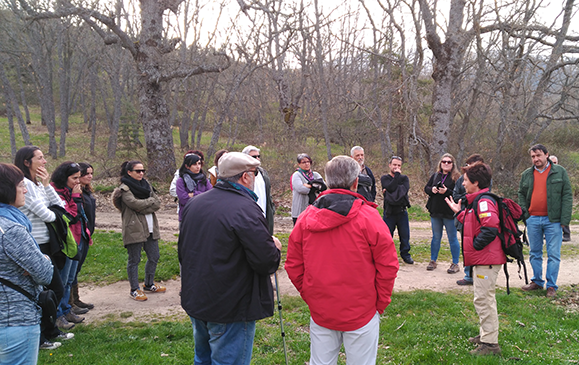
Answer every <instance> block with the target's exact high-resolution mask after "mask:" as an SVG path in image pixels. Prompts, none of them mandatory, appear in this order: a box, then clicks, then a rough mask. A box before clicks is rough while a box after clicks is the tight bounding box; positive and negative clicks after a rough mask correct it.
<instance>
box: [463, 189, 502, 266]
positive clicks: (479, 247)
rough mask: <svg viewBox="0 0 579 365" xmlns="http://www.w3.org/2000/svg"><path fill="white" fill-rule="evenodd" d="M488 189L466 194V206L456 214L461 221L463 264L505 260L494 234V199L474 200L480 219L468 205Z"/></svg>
mask: <svg viewBox="0 0 579 365" xmlns="http://www.w3.org/2000/svg"><path fill="white" fill-rule="evenodd" d="M488 191H489V189H488V188H487V189H482V190H480V191H478V192H476V193H473V194H467V195H466V199H467V207H466V209H464V210H463V211H462V212H460V214H459V215H458V217H457V218H458V220H459V221H460V222H461V223H463V224H464V228H463V230H462V234H463V237H462V250H463V257H464V265H465V266H474V265H502V264H504V263H506V262H507V257H506V256H505V253H504V251H503V248H502V246H501V239H500V238H499V237H498V233H499V230H500V222H499V211H498V208H497V204H496V202H495V201H494V200H493V199H491V198H490V197H482V198H481V199H480V200H479V201H478V207H477V210H478V215H479V218H480V223H479V221H478V220H477V218H476V216H475V214H474V209H473V208H472V206H471V204H472V203H473V201H474V200H475V199H476V197H477V196H478V195H480V194H483V193H486V192H488Z"/></svg>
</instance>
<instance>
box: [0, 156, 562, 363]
mask: <svg viewBox="0 0 579 365" xmlns="http://www.w3.org/2000/svg"><path fill="white" fill-rule="evenodd" d="M529 153H530V155H531V159H532V162H533V165H534V166H533V167H531V168H529V169H527V170H525V172H523V174H522V178H521V182H520V186H519V204H520V205H521V207H522V209H523V212H524V216H525V219H526V225H527V228H528V235H529V243H530V246H531V248H530V261H531V266H532V268H533V277H532V282H531V283H530V284H528V285H525V286H524V287H523V288H522V289H523V290H524V291H530V290H539V289H543V288H544V286H545V284H546V287H547V296H548V297H553V296H555V295H556V290H557V285H556V281H557V275H558V271H559V264H560V249H561V242H562V239H563V236H562V227H565V226H568V224H569V222H570V218H571V209H572V193H571V188H570V183H569V178H568V176H567V172H566V171H565V169H564V168H562V167H561V166H559V165H556V164H554V163H553V161H552V159H550V158H549V157H550V156H549V154H548V151H547V149H546V148H545V147H544V146H542V145H535V146H533V147H531V149H530V150H529ZM214 162H215V166H213V167H212V168H211V169H209V174H207V173H205V172H204V170H203V167H204V155H203V153H202V152H201V151H188V152H187V153H186V154H185V155H184V158H183V163H182V165H181V167H180V168H179V169H178V170H177V171H176V173H175V179H174V181H173V182H172V184H171V189H170V191H171V194H172V195H174V196H175V197H176V198H177V199H178V201H179V222H180V225H179V228H180V234H179V242H178V253H179V262H180V265H181V280H182V291H181V293H180V294H181V305H182V307H183V308H184V309H185V311H186V312H187V314H188V315H189V316H190V319H191V323H192V326H193V334H194V338H195V363H222V362H226V363H236V364H249V363H250V360H251V354H252V346H253V340H254V336H255V323H256V321H257V320H259V319H263V318H266V317H269V316H272V315H273V309H274V299H273V288H272V282H271V279H270V275H272V274H275V272H276V270H277V268H278V266H279V263H280V260H281V243H280V242H279V240H278V239H277V238H275V237H274V236H273V235H272V234H273V215H274V212H275V206H274V204H273V200H272V197H271V182H270V179H269V176H268V174H267V172H266V170H265V169H264V168H263V167H262V166H261V155H260V150H259V148H257V147H255V146H247V147H246V148H244V149H243V151H242V152H229V151H226V150H221V151H218V153H217V156H216V158H215V161H214ZM312 162H313V161H312V159H311V158H310V157H309V156H308V155H307V154H305V153H301V154H299V155H298V156H297V164H298V165H297V169H296V171H295V172H294V174H293V175H292V178H291V186H292V192H293V202H292V218H293V221H294V226H295V227H294V229H293V230H292V232H291V234H290V237H289V242H288V251H287V260H286V263H285V269H286V271H287V273H288V276H289V278H290V280H291V281H292V283H293V284H294V286H295V287H296V288H297V289H298V291H299V292H300V295H301V296H302V298H303V299H304V301H305V302H306V303H307V304H308V306H309V308H310V314H311V318H310V339H311V346H310V352H311V357H310V364H312V365H315V364H332V363H333V364H335V363H336V361H337V358H338V354H339V350H340V347H341V346H342V345H343V346H344V348H345V351H346V356H347V358H348V363H356V364H375V363H376V355H377V347H378V342H379V323H380V314H381V313H383V311H384V310H385V308H386V307H387V306H388V304H389V303H390V301H391V295H392V290H393V287H394V281H395V278H396V276H397V273H398V269H399V262H398V254H397V252H396V248H395V246H394V241H393V239H392V235H393V233H394V231H395V229H398V234H399V236H400V256H401V259H402V261H403V262H404V263H406V264H409V265H412V264H414V260H413V259H412V257H411V255H410V243H409V242H410V240H409V238H410V229H409V222H408V212H407V209H408V208H409V207H410V201H409V198H408V192H409V189H410V186H409V179H408V177H407V176H406V175H403V174H402V159H401V158H400V157H398V156H392V157H391V158H390V160H389V164H388V165H389V169H390V171H389V173H388V174H385V175H383V176H382V177H381V179H380V181H381V184H382V192H383V195H384V214H383V217H380V215H379V213H378V211H377V209H376V207H377V206H376V204H375V203H374V201H375V198H376V179H375V177H374V174H373V173H372V171H371V169H370V168H369V167H368V166H366V164H365V158H364V150H363V148H362V147H360V146H355V147H354V148H352V150H351V156H336V157H334V158H333V159H332V160H330V161H329V162H328V163H327V164H326V165H325V180H324V179H323V178H322V176H321V175H320V174H319V173H317V172H315V171H313V170H312ZM45 164H46V160H45V159H44V156H43V155H42V152H41V151H40V150H39V149H38V148H37V147H24V148H22V149H21V150H20V151H18V154H17V156H16V160H15V165H16V166H14V165H8V164H0V245H2V248H3V249H2V250H0V277H1V278H2V279H3V280H9V281H11V282H12V283H14V284H16V285H19V286H21V287H22V288H24V290H27V291H28V292H30V293H31V294H32V295H34V294H36V295H38V293H39V292H40V290H41V289H42V287H43V286H44V287H48V288H51V289H53V290H54V291H55V292H56V293H57V296H58V298H59V300H60V304H59V308H58V320H57V325H55V326H53V327H49V328H41V326H40V325H39V323H40V314H41V313H39V310H38V309H37V307H36V304H35V303H33V302H32V301H30V300H29V299H27V298H26V297H25V296H22V295H20V294H19V293H18V292H17V291H16V292H15V291H13V290H11V289H9V287H8V286H6V285H5V284H4V283H2V284H1V285H2V290H1V291H0V301H1V302H2V303H7V306H8V309H9V310H7V311H1V312H2V313H1V314H0V360H1V361H2V362H7V363H17V361H16V359H17V358H24V357H26V360H24V361H27V363H35V362H36V357H37V354H38V349H39V347H41V348H55V347H57V346H58V345H60V343H58V342H51V341H50V340H56V339H63V340H66V339H69V338H72V337H73V334H71V333H65V332H62V330H61V329H70V328H72V326H73V325H74V323H78V322H81V321H82V319H83V318H82V317H79V314H82V313H83V311H87V310H89V309H91V308H92V307H93V306H92V304H88V303H83V302H82V301H80V298H79V297H78V284H76V279H77V276H78V273H79V272H80V270H81V267H82V263H83V262H84V259H85V258H86V253H87V251H88V247H89V246H90V244H91V243H92V239H91V236H92V233H93V231H94V218H95V200H94V197H93V196H92V193H91V191H92V189H91V187H90V183H91V179H92V173H93V169H92V166H90V165H89V164H83V163H81V164H77V163H74V162H65V163H62V164H61V165H60V166H58V167H57V168H56V169H55V171H54V172H53V174H52V178H50V175H49V174H48V172H47V171H46V168H45ZM144 175H145V167H144V165H143V163H142V162H140V161H137V160H134V161H126V162H124V163H123V164H122V166H121V172H120V176H121V179H120V182H121V184H120V186H119V187H118V188H117V189H115V191H114V193H113V202H114V205H115V206H116V207H117V208H118V209H119V210H120V212H121V216H122V231H123V243H124V245H125V247H126V249H127V252H128V262H127V275H128V278H129V285H130V291H129V294H130V297H131V298H132V299H134V300H136V301H144V300H147V296H146V294H145V293H163V292H165V291H166V288H165V287H164V286H162V285H160V284H159V283H155V280H154V278H155V271H156V266H157V263H158V260H159V246H158V239H159V238H160V234H159V224H158V221H157V217H156V214H155V212H157V211H158V210H159V208H160V205H161V203H160V200H159V198H158V196H157V194H156V192H155V189H154V188H153V186H152V185H151V184H150V183H149V182H148V181H147V180H146V179H145V178H144ZM50 180H52V181H50ZM491 184H492V171H491V169H490V167H489V166H488V165H486V164H485V163H484V161H483V159H482V157H481V156H480V155H472V156H470V157H469V158H468V159H467V161H466V165H465V166H464V167H462V168H461V172H459V169H458V166H457V163H456V160H455V159H454V157H453V156H452V155H450V154H448V153H447V154H444V155H443V156H442V157H441V159H440V161H439V163H438V165H437V171H436V172H435V173H434V174H433V175H432V176H431V177H430V179H429V181H428V182H427V184H426V185H425V187H424V191H425V193H426V194H427V195H428V203H427V209H428V211H429V213H430V216H431V225H432V241H431V259H430V262H429V264H428V265H427V270H429V271H430V270H435V269H436V268H437V259H438V253H439V251H440V243H441V239H442V231H443V228H445V229H446V231H447V236H448V239H449V243H450V248H451V253H452V263H451V266H450V267H449V268H448V270H447V272H448V273H450V274H454V273H457V272H459V271H460V268H459V266H458V265H459V264H458V263H459V256H460V247H461V244H460V243H459V240H458V237H457V232H458V231H459V232H460V233H461V239H462V250H463V259H464V265H465V278H464V279H461V280H459V281H458V282H457V283H458V284H459V285H469V284H472V285H474V306H475V309H476V311H477V313H478V315H479V318H480V330H479V334H478V335H477V336H474V337H471V338H469V341H470V342H472V343H473V344H476V345H477V348H476V349H475V350H473V351H471V353H472V354H476V355H487V354H499V353H500V352H501V350H500V346H499V344H498V328H499V322H498V314H497V309H496V298H495V286H496V280H497V276H498V272H499V269H500V267H501V266H502V265H504V264H505V263H506V256H505V254H504V252H503V250H502V247H501V240H500V233H501V232H500V227H501V226H500V221H499V214H498V209H499V207H498V206H497V202H496V201H495V200H494V198H493V197H492V196H490V195H488V193H489V192H490V189H491ZM475 205H476V206H475ZM59 209H63V210H65V211H66V213H67V215H68V216H69V217H71V218H72V220H71V221H70V228H71V232H72V234H73V236H74V239H75V241H76V243H77V245H78V254H77V255H75V257H62V255H56V254H55V252H54V251H53V249H52V246H51V242H50V235H49V233H48V228H47V225H46V223H50V222H53V221H55V220H56V219H58V213H57V212H58V211H59ZM543 237H544V238H545V239H546V245H547V256H548V264H547V272H546V277H545V280H543V277H542V251H543ZM208 242H210V243H211V244H208ZM142 250H144V251H145V253H146V255H147V264H146V266H145V278H144V285H143V287H142V290H141V286H140V283H139V279H138V265H139V262H140V259H141V251H142ZM328 252H331V253H332V254H331V255H328ZM352 273H355V275H353V274H352ZM276 280H277V279H276ZM43 336H44V337H43ZM6 338H9V339H10V340H9V341H6ZM31 338H32V339H33V340H34V341H32V340H31ZM57 344H58V345H57Z"/></svg>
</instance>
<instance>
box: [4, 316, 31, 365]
mask: <svg viewBox="0 0 579 365" xmlns="http://www.w3.org/2000/svg"><path fill="white" fill-rule="evenodd" d="M39 346H40V325H39V324H35V325H32V326H16V327H0V364H11V365H19V364H22V365H31V364H32V365H36V363H37V362H38V348H39Z"/></svg>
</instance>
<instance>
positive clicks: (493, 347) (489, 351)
mask: <svg viewBox="0 0 579 365" xmlns="http://www.w3.org/2000/svg"><path fill="white" fill-rule="evenodd" d="M470 354H471V355H483V356H484V355H500V354H501V348H500V347H499V344H498V343H484V342H481V343H480V345H478V347H477V348H476V349H474V350H472V351H471V352H470Z"/></svg>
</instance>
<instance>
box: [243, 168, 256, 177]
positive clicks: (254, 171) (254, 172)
mask: <svg viewBox="0 0 579 365" xmlns="http://www.w3.org/2000/svg"><path fill="white" fill-rule="evenodd" d="M245 172H253V175H254V176H257V174H259V170H258V169H255V170H247V171H245Z"/></svg>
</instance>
